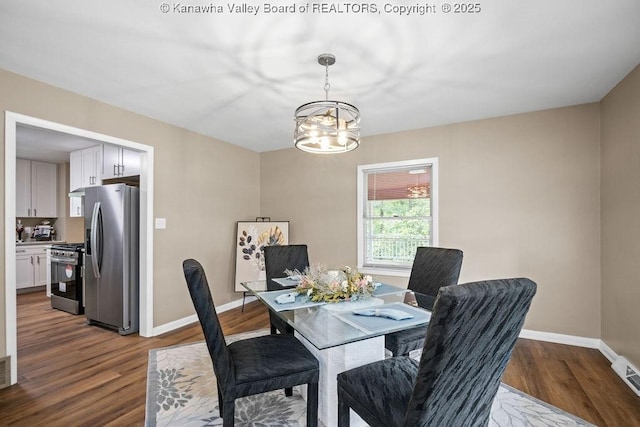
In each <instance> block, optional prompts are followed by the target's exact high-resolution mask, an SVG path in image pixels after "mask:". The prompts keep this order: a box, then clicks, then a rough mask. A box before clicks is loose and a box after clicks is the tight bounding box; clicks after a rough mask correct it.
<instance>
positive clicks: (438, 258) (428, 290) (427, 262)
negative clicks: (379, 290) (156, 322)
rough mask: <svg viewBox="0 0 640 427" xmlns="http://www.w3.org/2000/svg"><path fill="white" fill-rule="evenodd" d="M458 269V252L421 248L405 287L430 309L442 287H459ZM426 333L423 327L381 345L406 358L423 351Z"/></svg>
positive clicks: (390, 337)
mask: <svg viewBox="0 0 640 427" xmlns="http://www.w3.org/2000/svg"><path fill="white" fill-rule="evenodd" d="M461 268H462V251H461V250H459V249H446V248H432V247H420V248H418V250H417V251H416V256H415V258H414V259H413V266H412V267H411V276H410V277H409V285H408V286H407V287H408V288H409V289H410V290H412V291H415V292H416V294H415V296H416V302H417V303H418V305H419V306H420V307H422V308H425V309H427V310H431V309H432V308H433V302H434V301H435V299H436V295H438V290H440V288H441V287H443V286H450V285H456V284H458V278H459V277H460V269H461ZM426 333H427V327H426V326H418V327H415V328H411V329H406V330H404V331H399V332H395V333H392V334H388V335H385V337H384V346H385V348H386V349H387V350H389V351H390V352H392V353H393V355H394V356H407V355H409V352H410V351H413V350H418V349H421V348H422V346H423V345H424V337H425V335H426Z"/></svg>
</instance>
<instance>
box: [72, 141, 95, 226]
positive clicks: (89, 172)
mask: <svg viewBox="0 0 640 427" xmlns="http://www.w3.org/2000/svg"><path fill="white" fill-rule="evenodd" d="M69 170H70V177H69V190H70V191H74V190H77V189H78V188H84V187H93V186H94V185H100V184H102V145H96V146H95V147H89V148H85V149H83V150H77V151H72V152H71V155H70V158H69ZM69 214H70V216H72V217H79V216H82V215H83V212H82V199H81V198H79V197H72V198H71V210H70V212H69Z"/></svg>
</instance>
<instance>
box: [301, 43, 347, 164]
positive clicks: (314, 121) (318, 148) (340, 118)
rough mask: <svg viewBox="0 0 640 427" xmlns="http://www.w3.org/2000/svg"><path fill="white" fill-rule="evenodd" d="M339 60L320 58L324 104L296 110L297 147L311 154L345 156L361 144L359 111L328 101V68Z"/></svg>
mask: <svg viewBox="0 0 640 427" xmlns="http://www.w3.org/2000/svg"><path fill="white" fill-rule="evenodd" d="M335 62H336V57H335V56H333V55H332V54H330V53H323V54H322V55H320V56H318V63H319V64H320V65H324V67H325V83H324V92H325V100H324V101H313V102H309V103H307V104H303V105H301V106H300V107H298V109H297V110H296V113H295V121H296V128H295V131H294V133H293V139H294V142H295V145H296V148H299V149H300V150H302V151H306V152H308V153H319V154H332V153H346V152H347V151H351V150H355V149H356V148H358V145H360V111H358V109H357V108H356V107H354V106H353V105H351V104H347V103H346V102H340V101H331V100H329V89H330V87H331V86H330V85H329V66H330V65H333V64H335Z"/></svg>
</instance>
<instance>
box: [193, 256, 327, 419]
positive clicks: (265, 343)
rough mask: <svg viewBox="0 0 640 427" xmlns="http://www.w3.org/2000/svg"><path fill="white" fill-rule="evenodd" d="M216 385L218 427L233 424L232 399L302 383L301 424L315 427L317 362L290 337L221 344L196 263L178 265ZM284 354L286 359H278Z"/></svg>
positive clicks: (206, 288)
mask: <svg viewBox="0 0 640 427" xmlns="http://www.w3.org/2000/svg"><path fill="white" fill-rule="evenodd" d="M182 268H183V271H184V277H185V279H186V281H187V287H188V288H189V293H190V294H191V300H192V301H193V305H194V307H195V309H196V312H197V313H198V319H200V325H201V326H202V331H203V332H204V338H205V341H206V343H207V348H208V350H209V355H210V356H211V360H212V362H213V370H214V372H215V375H216V380H217V384H218V405H219V410H220V417H222V420H223V421H222V423H223V426H224V427H231V426H233V424H234V413H235V400H236V399H237V398H239V397H244V396H250V395H255V394H261V393H265V392H267V391H271V390H279V389H286V388H291V387H293V386H296V385H302V384H307V425H308V426H314V427H315V426H317V425H318V379H319V372H320V367H319V363H318V360H317V359H316V358H315V357H314V356H313V355H312V354H311V353H310V352H309V350H307V349H306V348H305V346H304V345H303V344H302V343H301V342H300V341H298V340H297V339H296V338H295V337H294V336H293V335H288V334H278V335H265V336H259V337H255V338H250V339H245V340H241V341H236V342H233V343H231V344H229V345H227V343H226V341H225V338H224V334H223V332H222V328H221V326H220V321H219V320H218V314H217V313H216V309H215V306H214V305H213V299H212V297H211V291H210V290H209V284H208V282H207V277H206V275H205V272H204V269H203V268H202V265H200V263H199V262H198V261H196V260H194V259H187V260H185V261H184V262H183V263H182ZM283 355H286V357H283Z"/></svg>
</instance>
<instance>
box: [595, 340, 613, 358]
mask: <svg viewBox="0 0 640 427" xmlns="http://www.w3.org/2000/svg"><path fill="white" fill-rule="evenodd" d="M598 350H600V353H602V354H603V356H604V357H606V358H607V359H609V362H611V363H613V362H615V361H616V360H617V359H618V354H617V353H616V352H615V351H613V350H612V349H611V347H609V346H608V345H606V344H605V343H604V341H602V340H601V341H600V347H598Z"/></svg>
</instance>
